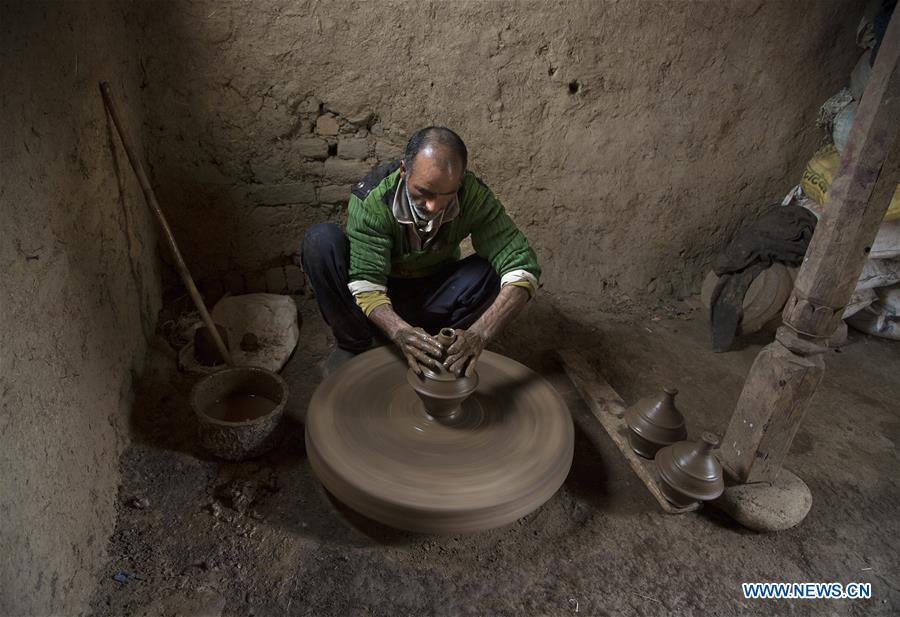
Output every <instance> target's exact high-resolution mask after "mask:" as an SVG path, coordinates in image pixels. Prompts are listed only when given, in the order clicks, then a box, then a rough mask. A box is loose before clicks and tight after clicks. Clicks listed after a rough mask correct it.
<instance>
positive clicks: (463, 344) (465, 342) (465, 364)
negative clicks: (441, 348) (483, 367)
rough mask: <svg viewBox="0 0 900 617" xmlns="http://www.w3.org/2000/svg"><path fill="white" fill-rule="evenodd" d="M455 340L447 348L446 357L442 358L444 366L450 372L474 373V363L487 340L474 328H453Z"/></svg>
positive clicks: (460, 373) (467, 375) (468, 375)
mask: <svg viewBox="0 0 900 617" xmlns="http://www.w3.org/2000/svg"><path fill="white" fill-rule="evenodd" d="M454 332H456V340H455V341H453V344H452V345H450V348H449V349H448V350H447V358H446V359H445V360H444V368H446V369H447V370H448V371H450V372H451V373H456V374H457V375H462V374H463V371H465V374H466V377H471V376H472V375H474V374H475V363H476V362H477V361H478V356H480V355H481V352H482V350H483V349H484V346H485V344H486V343H487V341H485V340H484V337H483V336H481V335H480V334H479V333H478V332H476V331H475V330H471V329H470V330H455V331H454Z"/></svg>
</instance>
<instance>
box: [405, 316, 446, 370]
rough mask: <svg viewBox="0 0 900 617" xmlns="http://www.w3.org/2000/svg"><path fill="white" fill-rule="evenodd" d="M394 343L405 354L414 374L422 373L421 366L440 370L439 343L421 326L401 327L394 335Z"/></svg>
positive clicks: (441, 350)
mask: <svg viewBox="0 0 900 617" xmlns="http://www.w3.org/2000/svg"><path fill="white" fill-rule="evenodd" d="M394 343H395V344H396V345H397V347H399V348H400V351H402V352H403V355H404V356H406V362H407V364H409V368H411V369H412V370H413V372H415V374H416V375H419V376H421V375H422V366H423V365H424V366H428V367H431V368H433V369H435V370H436V371H441V369H442V368H443V365H442V364H441V361H440V359H439V358H440V357H441V353H442V352H443V348H442V347H441V345H440V344H439V343H438V342H437V341H436V340H435V339H434V337H432V336H430V335H429V334H428V333H427V332H425V330H423V329H422V328H411V327H409V328H401V329H400V330H398V331H397V334H396V335H395V336H394Z"/></svg>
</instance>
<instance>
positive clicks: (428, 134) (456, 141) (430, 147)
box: [403, 126, 469, 172]
mask: <svg viewBox="0 0 900 617" xmlns="http://www.w3.org/2000/svg"><path fill="white" fill-rule="evenodd" d="M420 154H426V155H427V156H428V158H430V159H433V160H434V162H435V163H436V164H438V165H441V166H442V167H446V168H448V169H449V168H454V169H456V170H460V172H462V171H465V169H466V165H468V164H469V152H468V150H467V149H466V144H464V143H463V140H462V139H461V138H460V136H459V135H457V134H456V133H454V132H453V131H451V130H450V129H448V128H446V127H443V126H428V127H425V128H424V129H419V130H418V131H416V132H415V133H413V134H412V137H410V138H409V142H408V143H407V144H406V151H405V152H404V154H403V162H404V164H405V166H406V169H407V171H408V172H411V171H412V170H413V168H414V167H415V164H416V158H417V157H418V156H419V155H420Z"/></svg>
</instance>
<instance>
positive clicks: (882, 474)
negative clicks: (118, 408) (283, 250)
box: [92, 295, 900, 616]
mask: <svg viewBox="0 0 900 617" xmlns="http://www.w3.org/2000/svg"><path fill="white" fill-rule="evenodd" d="M298 301H299V302H300V306H301V312H302V316H303V321H304V323H303V328H302V333H301V340H300V344H299V347H298V349H297V351H296V353H295V354H294V356H293V358H292V359H291V361H290V363H289V364H288V366H287V367H286V368H285V370H284V371H283V374H284V376H285V378H286V379H287V381H288V383H289V385H290V387H291V388H292V399H291V403H290V409H289V412H290V414H291V416H292V417H294V418H302V414H303V411H304V409H305V405H306V403H307V401H308V400H309V396H310V395H311V393H312V391H313V389H314V387H315V385H316V383H317V380H318V379H319V373H318V368H317V365H318V363H319V362H320V361H321V359H322V358H323V357H324V354H325V353H326V352H327V350H328V347H329V344H330V337H329V335H328V331H327V329H326V328H325V326H324V324H323V323H322V321H321V319H320V317H319V315H318V313H317V312H316V309H315V305H314V303H313V302H312V301H311V300H309V299H304V298H302V297H298ZM562 315H568V316H570V317H568V318H564V317H562ZM574 315H578V317H577V318H574V317H572V316H574ZM764 342H766V341H765V335H764V334H762V335H759V336H757V337H755V338H754V340H751V341H745V342H743V343H742V346H743V347H742V348H741V349H739V350H737V351H734V352H731V353H728V354H719V355H716V354H712V353H711V352H710V351H708V344H707V332H706V322H705V319H704V317H703V316H702V313H701V312H699V311H697V310H696V309H695V308H694V305H693V304H692V303H691V302H678V303H675V304H674V305H671V306H660V307H658V308H657V310H656V311H655V312H653V313H652V314H647V313H638V312H636V311H634V310H632V309H631V308H630V307H628V306H620V307H618V308H616V307H612V308H610V307H605V310H604V311H600V310H598V309H594V308H590V307H588V306H578V305H577V304H575V303H573V302H572V301H568V304H565V305H562V304H561V303H560V300H559V299H554V298H552V297H550V296H549V295H545V296H542V297H541V299H540V300H539V301H535V302H533V303H532V304H531V305H530V306H529V307H528V309H527V310H526V312H525V314H524V315H522V316H520V318H519V319H518V321H517V322H516V324H514V326H512V327H510V328H509V329H508V332H507V334H506V335H505V337H504V339H503V340H502V341H499V342H498V344H497V345H496V346H495V349H496V350H498V351H501V352H504V353H507V354H508V355H510V356H512V357H514V358H516V359H518V360H520V361H522V362H524V363H526V364H528V365H529V366H531V367H532V368H535V369H537V370H539V372H541V373H542V374H543V375H544V376H545V377H547V378H548V379H550V380H551V382H552V383H553V384H554V385H555V386H556V387H557V388H558V389H559V391H560V393H561V394H563V396H564V397H565V398H566V400H567V402H568V404H569V406H570V409H571V411H572V414H573V417H574V418H575V421H576V422H575V424H576V446H575V459H574V463H573V468H572V472H571V474H570V476H569V478H568V480H567V481H566V483H565V485H564V486H563V488H562V489H561V490H560V491H559V493H558V494H557V495H556V496H554V497H553V498H552V499H551V500H550V501H549V502H548V503H547V504H545V505H544V506H543V507H542V508H540V509H539V510H538V511H536V512H534V513H532V514H531V515H529V516H527V517H525V518H523V519H521V520H519V521H517V522H516V523H513V524H511V525H508V526H506V527H504V528H501V529H497V530H494V531H489V532H484V533H480V534H475V535H469V536H451V537H429V536H423V535H416V534H411V533H406V532H402V531H396V530H393V529H389V528H386V527H383V526H381V525H379V524H377V523H373V522H371V521H368V520H365V519H363V518H362V517H360V516H358V515H355V514H354V513H352V512H350V511H347V510H346V509H345V508H343V507H342V506H340V505H339V504H337V503H335V502H334V501H333V500H331V499H330V498H329V497H328V495H327V494H326V493H325V492H324V490H323V489H322V488H321V486H320V485H319V484H318V482H317V481H316V479H315V478H314V477H313V475H312V473H311V471H310V467H309V463H308V460H307V458H306V456H305V454H304V446H303V427H302V425H301V424H299V423H295V422H286V423H285V427H284V429H285V430H284V436H283V441H282V442H281V445H280V447H279V448H278V449H277V450H276V451H275V452H274V453H273V454H271V455H270V456H267V457H265V458H263V459H261V460H258V461H255V462H249V463H239V464H235V463H222V462H218V461H216V460H212V459H211V458H209V457H208V456H206V455H204V454H203V453H202V452H200V451H198V449H197V447H196V444H195V439H194V431H195V429H196V426H195V423H194V420H193V417H192V415H191V412H190V410H189V407H188V405H187V400H186V396H187V393H188V392H189V389H190V386H191V384H192V382H193V378H190V377H184V376H179V375H177V374H173V373H172V369H171V368H170V367H171V366H172V363H171V357H172V356H171V355H166V354H164V353H158V354H157V357H156V361H155V362H153V365H154V366H155V369H154V370H153V371H151V372H150V373H149V374H148V377H147V379H146V381H145V383H144V385H143V387H142V389H141V392H140V394H139V397H138V400H137V404H136V406H135V409H134V413H133V418H132V420H133V428H134V433H135V440H134V442H133V443H132V445H131V446H130V447H129V448H128V450H127V451H126V452H125V454H124V455H123V456H122V460H121V466H122V477H123V484H122V487H121V490H120V495H119V518H118V525H117V527H116V531H115V534H114V535H113V537H112V540H111V545H110V558H109V561H108V563H107V564H106V566H105V567H104V569H103V571H102V574H101V577H100V579H99V580H98V581H97V588H96V591H95V595H94V599H93V604H92V608H93V614H95V615H97V616H113V615H116V616H120V615H147V616H157V615H204V616H206V615H209V616H213V615H215V616H219V615H222V616H238V615H240V616H245V615H406V614H416V615H522V614H527V615H563V614H583V615H669V614H674V615H749V614H779V615H817V616H818V615H896V614H897V612H898V611H900V586H898V583H897V581H898V580H900V576H898V575H900V561H898V553H900V523H898V517H897V510H898V504H900V480H898V475H897V469H898V454H897V446H898V441H900V416H898V405H897V401H898V400H900V380H897V379H896V377H895V375H896V367H897V366H898V361H900V344H897V343H892V342H888V341H883V340H879V339H875V338H870V337H866V336H862V335H859V334H855V333H851V344H850V345H848V346H847V347H844V348H843V349H840V350H835V351H832V352H829V357H828V358H827V367H828V368H827V373H826V377H825V381H824V382H823V384H822V387H821V388H820V391H819V393H818V394H817V395H816V398H815V399H814V401H813V404H812V405H811V408H810V410H809V411H808V413H807V416H806V419H805V421H804V423H803V426H802V427H801V429H800V431H799V433H798V435H797V438H796V440H795V443H794V448H793V451H792V453H791V455H790V456H789V458H788V462H787V466H788V467H789V468H790V469H792V470H793V471H794V472H796V473H797V474H798V475H799V476H800V477H802V478H803V479H804V480H805V481H806V482H807V483H808V485H809V487H810V489H811V491H812V494H813V499H814V502H813V507H812V510H811V512H810V514H809V516H808V517H807V519H806V520H805V521H804V522H803V524H802V525H800V526H799V527H798V528H795V529H792V530H789V531H786V532H782V533H778V534H772V535H760V534H755V533H752V532H749V531H746V530H744V529H742V528H740V527H738V526H736V525H735V524H734V523H732V522H731V521H730V520H728V519H727V518H725V517H724V516H723V515H721V514H719V513H718V512H716V511H715V510H713V509H711V508H704V509H702V510H701V511H700V512H698V513H692V514H687V515H680V516H673V515H666V514H663V513H662V512H661V511H660V510H659V509H658V507H657V505H656V504H655V502H654V501H653V499H652V498H651V496H650V495H649V493H648V492H647V491H646V489H645V487H644V486H643V485H642V484H641V482H640V481H639V480H638V479H637V477H636V476H635V475H634V474H633V473H632V471H631V470H630V468H629V467H628V465H627V464H626V463H625V461H624V459H623V458H622V456H621V455H620V453H619V452H618V450H617V449H616V448H615V446H614V445H613V443H612V442H611V441H610V439H609V438H608V437H607V435H606V434H605V433H604V432H603V430H602V428H601V427H600V425H599V423H598V422H597V421H596V420H595V419H594V418H593V416H592V415H591V414H590V412H589V411H588V409H587V408H586V407H585V405H584V404H583V403H582V402H581V400H580V399H579V398H578V396H577V394H576V393H575V391H574V389H573V388H572V385H571V383H569V382H568V380H567V379H566V377H565V376H564V375H563V374H562V372H561V370H560V368H559V366H558V365H557V364H556V362H555V361H554V360H553V355H552V350H553V349H555V348H557V347H558V346H560V345H566V346H573V347H578V348H581V349H583V350H586V351H587V352H588V353H589V354H590V357H591V358H592V360H593V361H594V362H595V364H596V366H597V367H598V369H599V370H600V371H601V372H602V373H603V374H604V376H605V377H606V378H607V379H608V381H609V382H610V383H611V384H612V385H613V387H615V388H616V390H617V391H618V392H619V393H620V394H621V395H622V396H623V397H624V398H625V400H626V401H627V402H629V403H630V402H633V401H634V400H636V399H637V398H640V397H642V396H646V395H649V394H653V393H655V392H657V391H658V390H659V389H660V388H661V387H662V386H663V385H666V384H670V383H671V384H675V385H677V386H678V387H679V389H680V390H681V394H680V395H679V398H680V404H681V406H682V409H683V411H684V412H685V415H686V416H687V420H688V426H689V430H690V432H691V434H692V435H694V436H696V435H699V433H700V432H701V431H703V430H713V431H716V432H718V433H719V434H720V435H721V434H722V432H723V431H724V429H725V427H726V425H727V423H728V417H729V414H730V412H731V409H732V408H733V406H734V403H735V401H736V400H737V397H738V394H739V392H740V388H741V385H742V383H743V379H744V376H745V374H746V372H747V370H748V368H749V366H750V363H751V362H752V360H753V358H754V356H755V355H756V353H757V352H758V350H759V349H760V346H761V344H763V343H764ZM117 579H118V580H117ZM745 581H777V582H792V581H798V582H807V581H836V582H841V583H848V582H853V581H861V582H871V583H872V593H873V598H872V599H870V600H866V601H849V600H832V601H809V600H807V601H793V602H789V601H769V600H744V599H743V598H742V595H741V588H740V583H741V582H745Z"/></svg>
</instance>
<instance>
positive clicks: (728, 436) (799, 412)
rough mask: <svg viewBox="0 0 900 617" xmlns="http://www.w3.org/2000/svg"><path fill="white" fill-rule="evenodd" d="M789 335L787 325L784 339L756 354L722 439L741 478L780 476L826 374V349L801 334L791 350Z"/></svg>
mask: <svg viewBox="0 0 900 617" xmlns="http://www.w3.org/2000/svg"><path fill="white" fill-rule="evenodd" d="M789 337H790V332H789V331H788V330H786V329H785V328H784V327H782V328H781V329H780V331H779V336H778V338H777V339H776V340H775V341H774V342H773V343H770V344H768V345H766V346H765V347H764V348H763V350H762V351H761V352H759V355H758V356H756V360H755V361H754V362H753V366H752V367H750V374H749V375H748V376H747V381H746V382H745V383H744V389H743V390H742V391H741V397H740V399H738V404H737V407H736V408H735V410H734V414H732V416H731V422H730V423H729V424H728V430H727V431H726V432H725V437H724V438H723V439H722V446H721V447H720V448H719V451H718V457H719V460H720V461H721V463H722V467H724V468H725V470H726V471H727V472H728V473H729V474H730V475H731V476H733V477H734V478H735V479H736V480H738V481H739V482H742V483H751V482H773V481H775V479H776V478H777V476H778V470H779V469H781V465H782V463H783V462H784V459H785V457H786V456H787V452H788V448H789V447H790V444H791V441H793V439H794V433H796V432H797V428H798V427H799V426H800V421H801V420H802V418H803V414H804V413H805V412H806V408H807V407H808V406H809V401H810V399H811V398H812V395H813V393H814V392H815V391H816V388H817V387H818V385H819V382H820V381H822V376H823V375H824V374H825V363H824V361H823V360H822V355H821V353H818V352H819V351H820V350H821V351H824V348H822V347H819V346H817V345H815V344H813V343H810V342H808V341H801V340H799V339H796V337H795V338H794V342H793V343H790V342H789V344H791V347H793V349H789V348H788V347H786V346H785V344H784V342H783V341H789V340H790V339H789ZM798 352H806V354H810V355H805V354H804V353H798Z"/></svg>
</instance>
